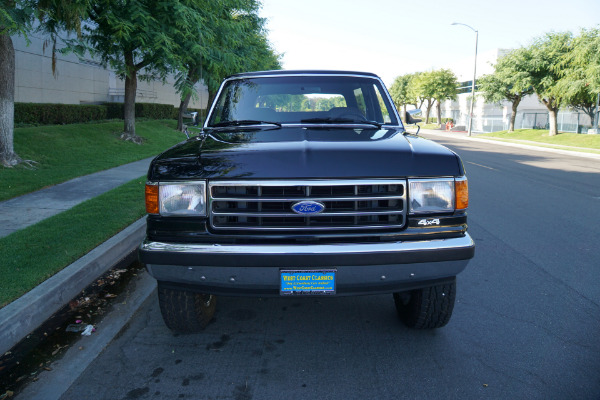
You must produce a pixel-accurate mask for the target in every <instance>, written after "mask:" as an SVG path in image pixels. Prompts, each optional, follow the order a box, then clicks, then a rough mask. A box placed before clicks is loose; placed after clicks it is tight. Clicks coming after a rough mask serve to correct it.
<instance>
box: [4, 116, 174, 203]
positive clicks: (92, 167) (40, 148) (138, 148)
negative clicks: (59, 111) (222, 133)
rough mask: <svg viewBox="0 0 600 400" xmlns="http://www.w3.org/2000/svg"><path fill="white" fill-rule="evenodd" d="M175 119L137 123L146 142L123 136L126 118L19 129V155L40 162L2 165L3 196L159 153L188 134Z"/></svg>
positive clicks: (139, 132) (5, 197)
mask: <svg viewBox="0 0 600 400" xmlns="http://www.w3.org/2000/svg"><path fill="white" fill-rule="evenodd" d="M176 124H177V122H176V121H173V120H158V121H157V120H148V121H138V122H136V132H137V134H138V135H139V136H141V137H143V138H144V139H145V141H144V143H143V144H142V145H137V144H133V143H131V142H125V141H123V140H120V139H119V134H120V133H121V132H122V130H123V121H118V120H115V121H109V122H99V123H90V124H73V125H51V126H37V127H28V128H17V129H15V134H14V142H15V151H16V152H17V154H18V155H19V156H20V157H21V158H23V159H27V160H33V161H36V162H37V164H35V169H28V168H27V167H26V166H25V165H23V164H21V165H19V166H16V167H14V168H3V167H0V183H1V184H0V201H2V200H6V199H10V198H12V197H16V196H19V195H22V194H25V193H29V192H32V191H35V190H38V189H41V188H43V187H46V186H51V185H55V184H58V183H61V182H65V181H67V180H69V179H72V178H75V177H78V176H82V175H87V174H91V173H93V172H97V171H102V170H105V169H108V168H112V167H116V166H119V165H122V164H126V163H129V162H133V161H137V160H141V159H144V158H146V157H151V156H154V155H157V154H159V153H160V152H162V151H163V150H165V149H167V148H169V147H171V146H172V145H174V144H176V143H179V142H181V141H182V140H184V139H185V135H184V134H182V133H181V132H177V131H176V130H175V128H176V126H177V125H176Z"/></svg>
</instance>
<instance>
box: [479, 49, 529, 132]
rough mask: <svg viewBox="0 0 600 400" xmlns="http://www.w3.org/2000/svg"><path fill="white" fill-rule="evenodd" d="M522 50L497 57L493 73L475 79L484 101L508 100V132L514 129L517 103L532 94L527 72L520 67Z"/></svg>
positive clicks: (522, 56)
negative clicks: (509, 105) (509, 106)
mask: <svg viewBox="0 0 600 400" xmlns="http://www.w3.org/2000/svg"><path fill="white" fill-rule="evenodd" d="M524 52H525V50H524V49H517V50H513V51H511V52H510V53H508V54H506V55H505V56H503V57H501V58H499V59H498V62H497V63H496V64H495V65H494V73H493V74H490V75H485V76H483V77H482V78H480V79H479V80H478V81H477V86H479V91H480V92H481V93H482V95H483V98H484V99H485V101H486V102H489V103H497V104H499V103H501V102H502V101H505V100H507V101H510V103H511V108H512V114H511V116H510V124H509V127H508V131H509V132H513V131H514V130H515V119H516V117H517V108H518V107H519V103H521V100H522V99H523V97H525V96H527V95H530V94H533V87H532V86H531V84H530V81H529V73H528V72H527V71H525V70H523V69H522V67H523V62H522V60H523V59H524V56H525V53H524Z"/></svg>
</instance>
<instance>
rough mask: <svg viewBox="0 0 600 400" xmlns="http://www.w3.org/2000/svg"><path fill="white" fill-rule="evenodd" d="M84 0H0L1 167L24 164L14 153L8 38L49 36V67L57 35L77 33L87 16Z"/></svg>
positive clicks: (12, 54)
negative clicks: (35, 31)
mask: <svg viewBox="0 0 600 400" xmlns="http://www.w3.org/2000/svg"><path fill="white" fill-rule="evenodd" d="M87 6H88V4H87V1H85V0H71V1H67V0H0V164H1V165H3V166H4V167H13V166H15V165H17V164H19V163H21V162H23V160H22V159H21V158H20V157H19V156H18V155H17V154H16V153H15V151H14V141H13V136H14V99H15V49H14V46H13V43H12V39H11V35H23V36H25V38H27V35H28V33H30V32H31V31H32V29H33V26H34V21H36V22H37V24H36V25H37V29H38V30H40V31H44V32H46V33H49V34H50V38H51V42H52V43H53V44H54V45H53V48H52V50H53V51H52V61H53V62H52V66H53V68H54V66H55V65H56V64H55V60H56V59H55V57H54V54H55V50H56V39H57V32H59V31H60V30H62V31H64V32H67V33H68V32H73V31H76V32H78V33H79V32H80V26H81V20H82V18H83V17H84V16H85V15H86V12H87Z"/></svg>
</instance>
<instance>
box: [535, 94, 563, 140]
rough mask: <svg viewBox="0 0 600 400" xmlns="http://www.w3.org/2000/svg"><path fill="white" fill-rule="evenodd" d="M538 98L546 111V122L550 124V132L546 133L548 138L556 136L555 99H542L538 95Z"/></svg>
mask: <svg viewBox="0 0 600 400" xmlns="http://www.w3.org/2000/svg"><path fill="white" fill-rule="evenodd" d="M538 98H539V99H540V100H541V102H542V103H543V104H544V105H545V106H546V108H547V109H548V122H549V124H550V127H549V128H550V130H549V131H548V136H556V135H558V118H557V114H558V106H557V103H556V99H554V98H552V97H550V98H549V99H545V98H542V97H540V96H539V95H538Z"/></svg>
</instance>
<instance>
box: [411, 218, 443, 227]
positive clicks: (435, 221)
mask: <svg viewBox="0 0 600 400" xmlns="http://www.w3.org/2000/svg"><path fill="white" fill-rule="evenodd" d="M439 224H440V219H439V218H423V219H422V220H419V222H417V225H423V226H431V225H439Z"/></svg>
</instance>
